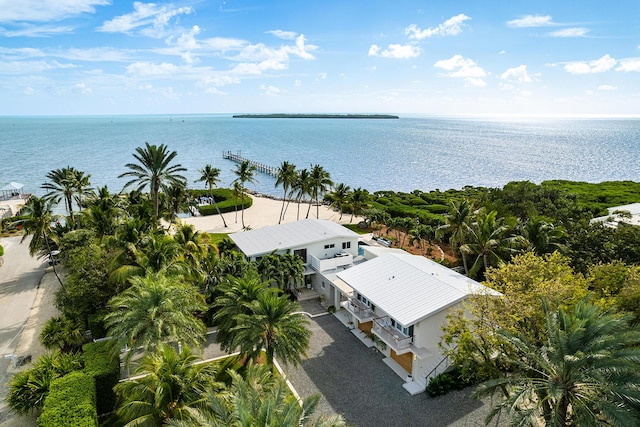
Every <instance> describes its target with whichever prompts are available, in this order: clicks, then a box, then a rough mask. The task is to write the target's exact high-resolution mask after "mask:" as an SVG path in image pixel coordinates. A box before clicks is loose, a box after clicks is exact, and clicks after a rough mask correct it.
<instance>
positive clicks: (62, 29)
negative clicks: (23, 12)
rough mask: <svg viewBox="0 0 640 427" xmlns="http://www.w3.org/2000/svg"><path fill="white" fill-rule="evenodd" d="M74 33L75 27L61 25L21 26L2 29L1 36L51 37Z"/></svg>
mask: <svg viewBox="0 0 640 427" xmlns="http://www.w3.org/2000/svg"><path fill="white" fill-rule="evenodd" d="M72 32H73V27H69V26H61V25H58V26H53V25H30V24H21V25H19V26H18V27H17V28H14V29H12V30H8V29H6V28H2V27H0V36H4V37H49V36H52V35H57V34H70V33H72Z"/></svg>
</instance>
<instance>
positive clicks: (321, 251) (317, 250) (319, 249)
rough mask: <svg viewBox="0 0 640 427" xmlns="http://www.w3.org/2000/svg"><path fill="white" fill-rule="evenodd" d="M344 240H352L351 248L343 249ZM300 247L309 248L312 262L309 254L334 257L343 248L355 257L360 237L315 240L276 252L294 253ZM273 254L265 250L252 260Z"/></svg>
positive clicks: (318, 256)
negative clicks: (332, 245)
mask: <svg viewBox="0 0 640 427" xmlns="http://www.w3.org/2000/svg"><path fill="white" fill-rule="evenodd" d="M342 242H351V248H349V249H342ZM332 243H333V244H334V245H335V247H333V248H331V249H325V248H324V247H325V245H330V244H332ZM298 249H306V250H307V263H310V260H309V256H310V255H313V256H315V257H316V258H320V259H323V258H330V257H333V256H334V255H336V254H338V253H340V252H342V251H343V250H344V251H345V252H349V253H350V254H351V255H353V256H354V257H355V256H357V255H358V238H357V237H354V238H347V237H342V238H333V239H327V240H325V241H322V242H315V243H310V244H306V245H300V246H294V247H291V248H287V249H282V250H278V251H276V252H275V253H276V254H286V253H287V251H288V252H290V253H292V254H293V253H294V251H296V250H298ZM269 254H271V251H269V252H265V253H263V254H260V255H255V256H253V257H251V260H252V261H255V259H256V258H258V257H263V256H266V255H269Z"/></svg>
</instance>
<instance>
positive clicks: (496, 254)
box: [460, 208, 524, 277]
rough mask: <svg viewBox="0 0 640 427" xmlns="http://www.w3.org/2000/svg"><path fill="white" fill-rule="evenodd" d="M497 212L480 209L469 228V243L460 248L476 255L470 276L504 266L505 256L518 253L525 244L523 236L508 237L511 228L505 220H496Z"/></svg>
mask: <svg viewBox="0 0 640 427" xmlns="http://www.w3.org/2000/svg"><path fill="white" fill-rule="evenodd" d="M497 214H498V213H497V212H496V211H491V212H487V211H486V210H485V209H484V208H481V209H479V210H478V211H477V212H476V215H475V221H474V222H473V223H472V224H471V225H470V226H469V232H468V234H467V243H465V244H464V245H462V246H460V251H461V252H464V253H465V254H467V255H475V256H476V259H475V261H474V263H473V265H472V266H471V269H470V270H469V275H470V276H472V277H476V276H477V274H478V273H479V272H480V271H481V270H483V271H486V269H487V268H488V267H490V266H500V265H502V264H504V260H503V254H505V253H516V252H517V250H518V249H519V248H520V247H521V246H522V244H523V243H524V239H523V238H522V236H508V235H507V233H508V232H509V231H510V230H511V227H510V226H509V225H507V224H506V223H505V222H504V219H503V218H496V216H497Z"/></svg>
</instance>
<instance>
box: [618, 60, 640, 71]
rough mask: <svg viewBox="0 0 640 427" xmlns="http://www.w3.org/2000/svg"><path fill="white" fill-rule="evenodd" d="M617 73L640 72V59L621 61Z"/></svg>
mask: <svg viewBox="0 0 640 427" xmlns="http://www.w3.org/2000/svg"><path fill="white" fill-rule="evenodd" d="M616 71H640V58H626V59H621V60H620V65H619V66H618V68H616Z"/></svg>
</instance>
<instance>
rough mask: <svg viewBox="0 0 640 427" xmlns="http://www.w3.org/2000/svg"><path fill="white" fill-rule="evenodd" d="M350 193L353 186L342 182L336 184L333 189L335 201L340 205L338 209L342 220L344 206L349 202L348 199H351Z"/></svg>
mask: <svg viewBox="0 0 640 427" xmlns="http://www.w3.org/2000/svg"><path fill="white" fill-rule="evenodd" d="M350 194H351V187H349V186H348V185H346V184H344V183H342V182H341V183H339V184H338V185H336V186H335V188H334V189H333V193H332V196H333V203H334V204H335V205H336V206H337V207H338V210H339V211H340V218H339V220H342V207H343V206H344V204H345V203H346V202H347V200H349V196H350Z"/></svg>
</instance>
